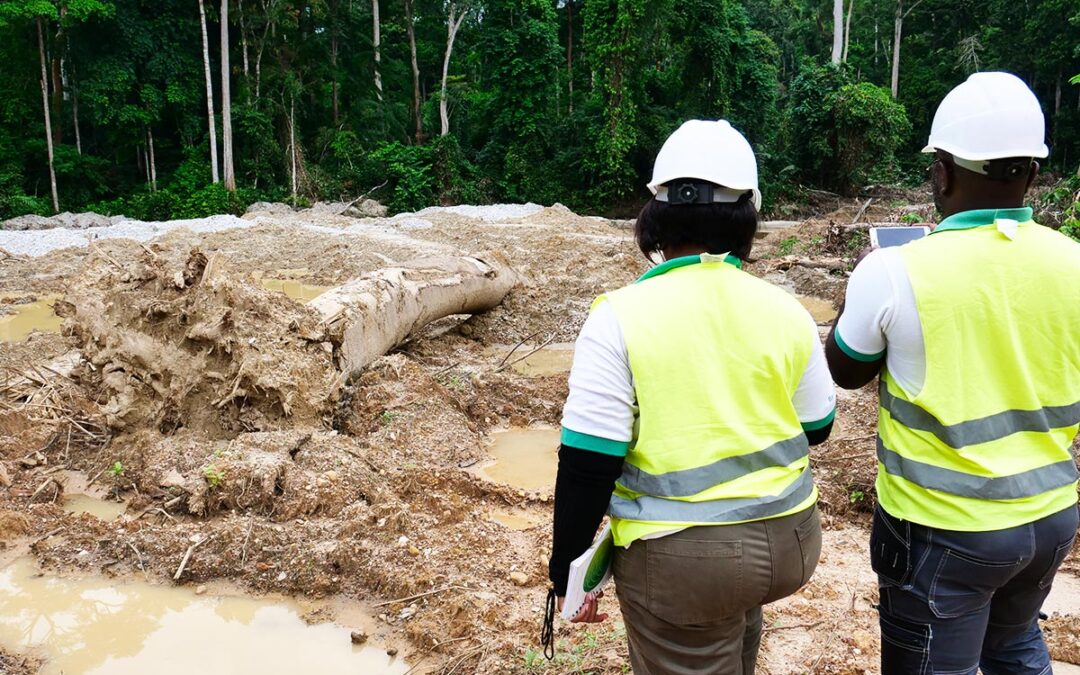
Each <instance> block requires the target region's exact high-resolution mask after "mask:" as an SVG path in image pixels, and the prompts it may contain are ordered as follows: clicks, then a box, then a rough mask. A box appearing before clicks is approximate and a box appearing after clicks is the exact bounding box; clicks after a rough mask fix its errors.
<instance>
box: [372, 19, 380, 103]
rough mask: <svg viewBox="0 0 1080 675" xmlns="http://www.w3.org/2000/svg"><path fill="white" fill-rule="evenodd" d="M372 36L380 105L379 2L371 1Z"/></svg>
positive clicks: (376, 90) (376, 84) (376, 89)
mask: <svg viewBox="0 0 1080 675" xmlns="http://www.w3.org/2000/svg"><path fill="white" fill-rule="evenodd" d="M371 21H372V29H371V30H372V36H371V43H372V45H374V47H375V95H376V96H378V97H379V103H382V55H381V54H380V52H379V43H380V41H381V38H380V36H379V0H371Z"/></svg>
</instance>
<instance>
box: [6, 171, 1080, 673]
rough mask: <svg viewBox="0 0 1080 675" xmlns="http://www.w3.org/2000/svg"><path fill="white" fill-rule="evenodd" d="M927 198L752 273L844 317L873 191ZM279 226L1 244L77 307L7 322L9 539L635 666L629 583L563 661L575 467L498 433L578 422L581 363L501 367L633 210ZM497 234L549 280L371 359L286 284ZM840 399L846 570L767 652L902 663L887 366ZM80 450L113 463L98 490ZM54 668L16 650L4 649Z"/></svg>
mask: <svg viewBox="0 0 1080 675" xmlns="http://www.w3.org/2000/svg"><path fill="white" fill-rule="evenodd" d="M928 201H929V199H928V195H927V194H924V193H919V192H911V193H887V194H882V195H879V196H878V199H876V200H875V203H873V204H872V205H871V206H870V207H869V208H868V209H866V211H865V212H864V213H861V214H859V211H860V208H861V207H862V204H861V203H859V202H855V201H851V202H845V201H840V200H836V201H835V202H833V201H832V200H826V203H825V204H823V205H822V208H821V209H820V211H819V212H818V213H817V214H814V215H813V216H812V217H810V218H809V219H808V220H804V221H801V222H800V224H798V225H796V226H794V227H791V228H787V229H781V230H777V231H773V232H767V233H763V234H762V235H761V237H760V238H759V239H758V241H757V244H756V246H755V249H754V252H753V259H754V260H753V262H752V263H751V264H748V265H747V266H746V268H745V269H746V270H747V271H748V272H750V273H752V274H755V275H758V276H761V277H764V278H766V279H769V280H770V281H773V282H774V283H777V284H779V285H782V286H785V287H787V288H788V289H789V290H790V291H792V292H794V293H797V294H799V295H800V296H807V297H809V298H810V300H808V301H807V304H808V305H810V306H812V307H813V308H814V310H815V314H816V316H817V317H818V319H819V323H820V325H821V326H822V334H823V335H824V331H825V324H826V322H827V321H828V320H829V319H830V318H831V317H830V314H831V313H832V312H831V311H830V306H831V307H836V306H837V305H838V304H839V302H840V300H841V299H842V297H843V291H844V288H845V283H846V278H847V275H848V273H849V270H850V264H851V260H852V258H853V256H854V255H855V253H856V252H857V251H858V250H859V249H860V248H861V247H862V246H863V245H864V244H865V243H866V235H865V231H864V230H860V229H852V228H849V227H846V225H849V224H850V223H851V222H852V220H853V219H855V217H856V215H857V214H859V218H860V220H861V221H862V222H864V223H865V222H896V221H898V220H899V219H900V218H901V216H903V215H904V214H905V213H910V212H914V213H919V214H922V215H923V216H925V217H927V218H928V217H929V215H930V208H929V205H928V204H927V202H928ZM799 215H800V216H804V215H807V214H805V213H800V214H799ZM254 222H256V224H255V225H254V226H253V227H249V228H246V229H233V230H226V231H221V232H213V233H202V234H194V233H192V232H190V231H188V230H176V231H172V232H169V233H168V234H165V235H164V236H161V237H159V238H157V239H153V240H151V241H148V242H144V243H138V242H134V241H131V240H125V239H105V240H98V241H94V242H92V244H91V246H90V247H88V248H71V249H64V250H59V251H54V252H52V253H49V254H47V255H44V256H41V257H35V258H31V257H25V256H19V255H11V254H8V253H5V252H0V288H2V289H3V293H2V294H3V296H4V303H5V304H6V305H7V306H8V308H9V309H10V308H11V306H13V305H17V304H20V303H25V302H30V301H33V300H36V299H38V298H46V297H50V296H61V298H62V299H61V300H60V301H58V303H57V309H58V312H59V313H60V314H61V315H62V316H64V317H65V319H66V321H65V324H64V328H63V331H62V333H35V334H33V335H31V336H30V337H29V339H26V340H24V341H21V342H14V343H7V344H2V345H0V469H2V471H0V540H2V542H3V545H4V546H5V547H6V548H7V550H8V556H9V557H10V556H11V555H14V554H15V553H16V552H18V551H21V550H28V551H29V552H30V553H31V554H32V555H33V556H34V557H35V558H36V560H37V561H38V563H39V564H40V565H41V566H42V567H43V568H45V569H47V570H49V571H51V572H55V573H60V574H66V573H76V572H79V573H86V572H95V573H101V574H105V575H110V576H115V577H121V578H122V577H126V576H129V575H133V574H135V573H139V574H140V575H142V574H143V573H145V574H148V575H149V576H150V578H152V579H156V580H159V581H160V582H161V583H171V580H172V578H173V576H174V575H175V574H176V573H177V570H178V568H179V567H180V566H181V561H182V560H183V559H184V558H185V553H187V552H188V551H189V549H190V550H191V555H190V556H188V558H189V559H188V561H187V563H186V565H183V570H182V573H181V574H180V581H179V583H182V584H192V585H197V584H204V583H207V582H210V581H221V580H225V581H228V582H231V583H233V584H235V585H236V586H239V587H241V588H244V589H247V590H248V591H250V592H252V593H263V592H273V593H283V594H288V595H295V596H311V597H347V598H354V599H356V600H358V601H360V602H362V603H364V606H365V607H371V608H372V612H373V613H374V614H375V615H376V616H377V621H378V622H379V624H380V626H381V628H380V639H381V640H382V641H383V642H384V643H385V644H386V645H388V646H394V647H396V648H398V649H400V651H401V653H402V655H403V656H404V657H405V659H406V660H407V661H408V662H409V663H410V664H413V665H415V666H416V671H415V672H443V673H452V672H456V673H527V672H528V673H531V672H539V673H565V672H571V673H575V672H591V673H605V674H606V673H623V672H628V666H627V665H626V663H627V662H626V646H625V638H624V634H623V631H622V629H621V627H620V621H619V618H618V613H617V608H616V603H615V602H614V600H613V599H612V600H611V601H608V602H607V605H608V608H609V609H612V610H614V613H615V616H613V618H612V619H610V620H609V621H608V622H607V623H605V624H602V625H599V626H593V627H571V626H568V625H566V624H565V623H560V624H559V626H558V642H559V649H558V651H559V656H558V657H557V658H556V660H555V661H554V662H551V663H548V662H547V661H545V660H544V659H543V657H542V656H540V646H539V637H538V636H539V629H540V623H541V618H542V606H543V600H544V596H545V593H546V589H547V582H546V576H547V575H546V559H547V555H548V549H549V546H550V526H549V525H548V523H549V522H550V511H551V498H552V488H551V486H550V484H549V485H548V486H547V487H544V488H540V489H523V488H518V487H515V486H512V485H505V484H498V483H494V482H491V481H490V480H487V479H486V478H485V477H484V474H483V472H481V471H479V470H478V469H480V468H481V467H483V466H484V465H485V463H486V462H488V461H489V455H488V445H489V442H490V438H491V434H492V433H494V432H497V431H500V430H505V429H508V428H518V427H538V428H539V427H557V426H558V423H559V419H560V413H561V407H562V402H563V400H564V398H565V396H566V391H567V386H566V375H565V373H558V372H557V373H554V374H550V375H541V376H536V375H526V374H524V373H523V372H521V370H522V369H520V368H513V367H510V368H507V367H501V364H502V363H503V361H504V357H506V355H507V354H508V353H509V352H510V351H511V350H512V348H513V347H514V346H515V345H518V344H520V343H523V344H522V346H521V347H520V348H519V349H518V350H517V352H516V353H515V356H514V357H512V358H511V359H510V361H512V360H514V359H515V358H517V355H519V354H523V353H527V351H529V350H531V349H532V348H533V347H536V346H539V345H541V344H544V343H547V342H551V343H567V342H572V341H573V339H574V337H575V335H576V333H577V331H578V329H579V328H580V326H581V324H582V322H583V321H584V318H585V315H586V312H587V310H588V307H589V304H590V303H591V301H592V300H593V298H595V297H596V296H597V295H598V294H600V293H601V292H603V291H605V290H608V289H612V288H616V287H619V286H622V285H625V284H627V283H629V282H631V281H632V280H633V279H634V278H636V277H637V276H638V275H640V274H641V273H642V272H643V271H644V270H645V269H646V263H645V261H644V259H643V258H642V256H641V255H640V253H638V252H637V251H636V250H635V247H634V244H633V240H632V233H631V231H630V230H629V229H628V228H627V223H625V222H615V221H607V220H603V219H598V218H589V217H582V216H578V215H575V214H573V213H571V212H570V211H568V210H566V209H565V208H563V207H561V206H558V205H556V206H554V207H549V208H546V209H544V210H542V211H540V212H538V213H535V214H533V215H530V216H527V217H524V218H518V219H513V218H497V219H495V220H493V221H488V220H484V219H482V218H474V217H466V216H463V215H459V214H454V213H450V212H438V211H436V212H430V213H425V214H422V215H418V216H417V217H415V218H398V219H378V220H358V219H355V218H350V217H345V216H333V215H328V214H318V215H315V214H311V213H301V214H294V213H276V214H274V215H263V216H259V218H258V220H257V221H254ZM483 250H497V251H501V252H502V253H503V254H505V255H506V257H507V258H508V259H509V260H510V262H511V264H512V265H513V267H514V268H515V269H516V270H517V271H518V272H519V273H520V274H521V275H522V277H523V282H522V284H521V285H520V286H519V287H517V288H515V289H514V290H513V291H512V292H511V294H510V295H509V296H508V297H507V298H506V300H505V301H504V302H503V303H502V304H501V305H500V306H499V307H497V308H496V309H494V310H493V311H490V312H488V313H486V314H483V315H478V316H473V317H467V316H460V317H450V318H447V319H443V320H440V321H438V322H435V323H434V324H431V325H430V326H428V327H427V328H426V329H425V330H424V331H422V332H421V333H420V334H418V335H415V336H413V337H412V338H411V339H410V340H409V341H408V342H407V343H405V344H404V345H401V346H400V347H399V348H398V349H396V350H395V351H394V352H393V353H391V354H389V355H387V356H385V357H383V358H382V359H380V360H378V361H377V362H375V363H374V364H373V365H372V366H370V367H369V368H368V369H367V370H366V371H364V372H363V373H362V374H361V375H359V376H358V377H353V378H351V379H348V380H340V381H339V379H338V378H336V377H335V375H336V372H335V370H334V366H333V354H334V349H335V346H334V345H333V344H332V343H331V342H330V341H328V339H327V337H326V336H325V335H323V334H322V333H321V332H320V328H319V326H318V322H317V321H315V320H314V318H313V313H312V312H311V311H310V310H309V309H307V308H306V307H304V306H303V305H301V304H300V303H298V302H295V301H293V300H290V299H288V298H287V297H285V296H284V295H281V294H278V293H275V292H272V291H270V290H267V289H265V288H263V287H262V286H261V285H260V282H259V280H260V279H264V278H267V277H269V278H278V279H289V280H293V281H298V282H302V283H304V284H310V285H312V286H333V285H336V284H340V283H343V282H345V281H347V280H349V279H352V278H354V277H356V276H359V275H361V274H363V273H365V272H369V271H372V270H375V269H378V268H380V267H384V266H386V265H390V264H394V263H400V262H404V261H407V260H409V259H410V258H415V257H417V256H429V255H439V254H452V255H458V254H471V253H476V252H478V251H483ZM208 266H210V267H211V268H212V274H211V273H207V271H206V270H207V267H208ZM209 277H213V278H214V279H215V281H214V282H213V283H210V282H209V281H206V279H208V278H209ZM837 420H838V421H837V424H836V427H835V429H834V431H833V437H832V439H831V440H830V441H828V442H827V443H826V444H824V445H823V446H819V447H817V448H815V449H814V452H813V455H812V457H813V464H814V472H815V476H816V479H817V482H818V485H819V486H820V488H821V506H822V510H823V513H824V522H825V526H826V528H827V532H826V539H825V547H824V553H823V557H822V562H821V566H820V567H819V571H818V573H817V575H816V576H815V577H814V579H813V581H812V582H811V583H810V584H809V585H808V586H807V587H806V588H805V589H804V590H803V591H801V592H800V593H799V594H797V595H795V596H793V597H792V598H788V599H786V600H784V601H783V602H780V603H777V604H776V605H773V606H771V607H770V608H769V609H768V610H767V613H766V625H767V627H766V637H765V644H764V649H763V652H762V657H761V661H760V668H759V670H760V672H764V673H770V674H775V675H780V674H782V673H807V672H810V673H871V672H876V670H877V666H876V664H877V658H878V647H877V629H876V614H875V612H874V611H873V609H872V603H874V602H875V600H876V585H875V581H874V577H873V575H872V573H871V572H870V570H869V567H868V564H867V562H866V560H865V558H866V555H865V545H866V539H867V536H868V531H867V525H868V522H869V514H870V513H871V511H872V509H873V505H874V491H873V480H874V462H873V459H872V458H873V430H874V423H875V420H876V395H875V392H874V390H873V387H872V386H871V387H868V388H866V389H863V390H861V391H857V392H843V391H841V392H840V397H839V411H838V416H837ZM72 470H73V471H77V472H80V473H79V474H74V475H81V476H83V477H84V478H85V479H90V480H89V482H90V483H92V485H91V486H90V487H86V486H75V485H73V483H72V479H71V478H70V476H71V475H72V474H69V473H68V472H69V471H72ZM76 489H78V490H91V491H96V493H97V494H98V495H100V496H103V497H108V496H110V495H111V496H112V497H113V498H116V497H119V498H120V499H123V500H124V501H125V502H126V503H127V510H126V515H125V516H124V518H123V519H121V520H118V521H113V522H106V521H104V520H100V519H98V518H95V517H94V516H91V515H85V514H83V515H73V514H70V513H67V512H65V510H64V509H63V508H61V503H62V498H63V494H64V492H65V490H66V491H67V492H68V493H71V492H73V491H76ZM508 515H509V516H513V518H510V519H508V518H507V516H508ZM496 517H500V518H502V521H503V522H499V521H497V520H496ZM505 523H510V526H507V524H505ZM522 527H524V529H518V528H522ZM1078 574H1080V560H1078V559H1077V558H1076V556H1074V557H1073V558H1071V559H1070V560H1069V561H1068V562H1067V563H1066V570H1065V572H1064V576H1063V578H1062V582H1061V584H1062V585H1064V587H1065V588H1066V591H1067V593H1066V594H1067V595H1068V596H1070V597H1072V598H1073V599H1072V602H1071V603H1070V602H1069V601H1067V600H1065V601H1061V602H1060V603H1059V604H1058V608H1059V610H1060V611H1059V612H1058V614H1057V615H1055V616H1054V617H1053V618H1052V619H1051V620H1050V622H1049V623H1048V624H1047V633H1048V639H1049V642H1050V644H1051V646H1052V649H1053V651H1054V654H1055V657H1056V658H1058V659H1060V660H1062V661H1066V662H1071V663H1080V637H1078V627H1080V597H1078V596H1080V593H1078V592H1077V589H1080V580H1077V578H1076V576H1077V575H1078ZM331 618H334V617H333V614H332V612H330V613H329V614H327V613H322V614H320V615H319V616H318V617H314V618H313V620H315V619H317V620H322V619H331ZM339 618H340V620H342V621H343V622H344V621H347V618H345V617H339ZM31 656H32V655H31ZM20 664H21V665H20ZM35 669H36V666H35V664H34V662H33V661H32V660H26V661H24V660H23V657H22V656H10V655H8V656H0V672H15V673H23V672H26V673H31V672H34V671H35Z"/></svg>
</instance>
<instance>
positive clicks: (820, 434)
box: [803, 422, 833, 445]
mask: <svg viewBox="0 0 1080 675" xmlns="http://www.w3.org/2000/svg"><path fill="white" fill-rule="evenodd" d="M832 425H833V423H832V422H829V423H828V424H826V425H825V426H823V427H821V428H820V429H814V430H813V431H803V433H804V434H806V440H807V442H808V443H810V445H821V444H822V443H824V442H825V441H827V440H829V434H831V433H832Z"/></svg>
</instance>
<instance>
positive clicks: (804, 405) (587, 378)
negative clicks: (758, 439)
mask: <svg viewBox="0 0 1080 675" xmlns="http://www.w3.org/2000/svg"><path fill="white" fill-rule="evenodd" d="M806 320H807V322H809V323H810V324H811V325H812V326H813V327H814V331H815V332H817V323H815V322H814V319H813V318H812V317H811V316H810V315H809V314H807V315H806ZM636 400H637V398H636V396H635V394H634V379H633V375H632V373H631V372H630V357H629V355H628V354H627V351H626V342H625V341H624V340H623V334H622V328H621V327H620V326H619V322H618V320H617V319H616V317H615V310H614V309H613V308H612V307H611V303H609V302H607V301H601V302H600V303H599V304H598V305H597V306H596V308H595V309H593V311H592V313H591V314H589V318H588V319H586V320H585V325H584V326H582V328H581V333H580V335H579V336H578V339H577V344H576V346H575V351H574V364H573V366H572V367H571V369H570V395H569V397H567V399H566V407H565V408H564V409H563V420H562V425H563V428H564V429H568V430H571V431H574V432H577V433H579V434H584V435H587V436H593V437H595V438H602V439H607V440H611V441H618V442H625V443H629V442H630V441H631V440H632V439H633V435H634V418H635V416H636V415H637V403H636ZM792 403H793V404H794V405H795V410H796V412H797V413H798V415H799V421H800V422H802V423H803V424H804V425H806V426H812V425H813V424H814V423H815V422H821V421H822V420H825V419H826V418H828V417H829V416H830V415H832V414H833V411H834V410H835V408H836V392H835V390H834V389H833V384H832V378H831V377H830V375H829V367H828V364H827V363H826V361H825V352H824V350H823V349H822V346H821V344H820V343H818V344H815V346H814V349H813V351H812V352H811V354H810V361H809V362H808V363H807V365H806V370H805V371H803V376H802V379H801V380H799V386H798V387H797V388H796V391H795V395H794V396H793V397H792Z"/></svg>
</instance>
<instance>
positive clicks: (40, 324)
mask: <svg viewBox="0 0 1080 675" xmlns="http://www.w3.org/2000/svg"><path fill="white" fill-rule="evenodd" d="M59 299H60V296H58V295H50V296H47V297H44V298H42V299H41V300H38V301H37V302H31V303H29V304H25V305H12V306H11V309H12V312H13V313H12V314H8V315H7V316H2V317H0V342H20V341H22V340H25V339H26V338H28V337H30V334H31V333H33V332H34V331H42V332H46V333H55V332H57V331H59V330H60V324H61V323H63V321H64V320H63V319H61V318H60V317H58V316H57V315H56V312H54V311H53V304H54V303H56V301H57V300H59Z"/></svg>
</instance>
